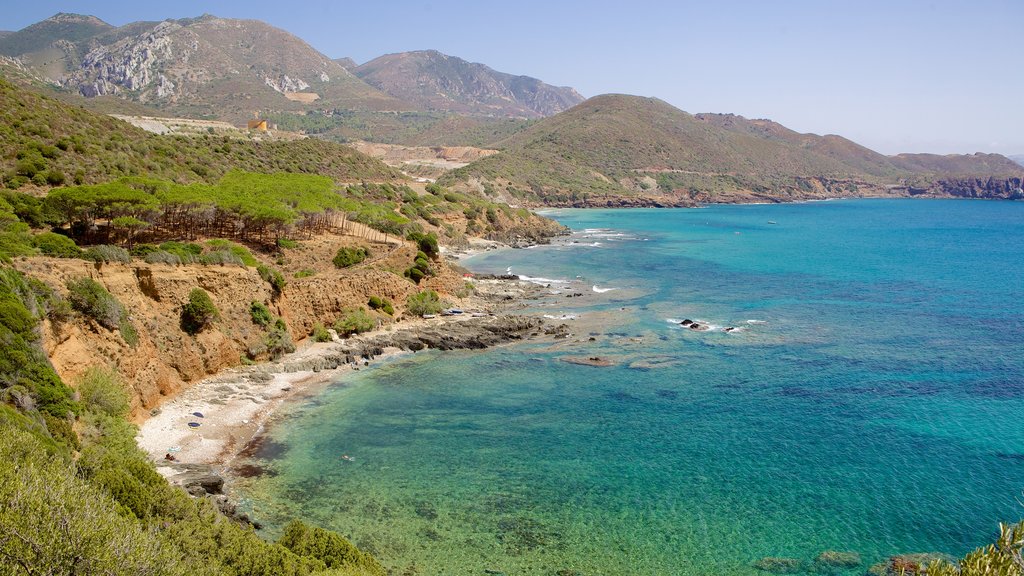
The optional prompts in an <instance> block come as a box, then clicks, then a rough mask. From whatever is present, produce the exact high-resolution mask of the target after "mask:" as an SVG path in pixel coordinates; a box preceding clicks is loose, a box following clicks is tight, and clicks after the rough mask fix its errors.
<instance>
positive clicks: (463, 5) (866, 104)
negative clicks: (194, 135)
mask: <svg viewBox="0 0 1024 576" xmlns="http://www.w3.org/2000/svg"><path fill="white" fill-rule="evenodd" d="M3 3H5V4H9V5H8V6H6V7H5V8H4V9H3V10H2V14H0V30H18V29H21V28H23V27H25V26H28V25H29V24H32V23H34V22H37V21H39V20H42V19H45V18H47V17H49V16H51V15H53V14H55V13H57V12H76V13H82V14H92V15H95V16H98V17H99V18H101V19H103V20H105V21H107V22H109V23H111V24H114V25H121V24H125V23H128V22H132V21H136V20H163V19H166V18H184V17H191V16H198V15H200V14H203V13H212V14H215V15H217V16H222V17H231V18H253V19H258V20H263V21H265V22H268V23H270V24H272V25H274V26H277V27H280V28H283V29H285V30H287V31H289V32H291V33H293V34H295V35H297V36H299V37H300V38H302V39H304V40H306V41H307V42H309V43H310V44H311V45H312V46H313V47H314V48H316V49H317V50H319V51H321V52H323V53H324V54H326V55H328V56H330V57H332V58H338V57H342V56H349V57H351V58H353V59H354V60H355V61H356V62H358V63H363V62H366V61H368V60H371V59H373V58H375V57H377V56H380V55H382V54H388V53H393V52H404V51H408V50H423V49H436V50H440V51H441V52H444V53H446V54H450V55H453V56H458V57H460V58H464V59H466V60H470V61H473V62H482V63H484V64H486V65H488V66H490V67H491V68H494V69H496V70H500V71H502V72H509V73H513V74H525V75H528V76H534V77H536V78H540V79H541V80H543V81H545V82H548V83H550V84H556V85H559V86H572V87H573V88H576V89H577V90H578V91H579V92H580V93H581V94H583V95H584V96H588V97H589V96H595V95H598V94H604V93H609V92H618V93H626V94H637V95H641V96H654V97H657V98H661V99H662V100H665V101H666V102H669V103H670V104H672V105H674V106H676V107H678V108H681V109H683V110H686V111H687V112H692V113H697V112H723V113H729V112H731V113H735V114H740V115H742V116H746V117H748V118H770V119H772V120H775V121H776V122H780V123H782V124H784V125H786V126H787V127H789V128H792V129H794V130H797V131H799V132H813V133H816V134H840V135H842V136H845V137H847V138H850V139H852V140H854V141H856V142H858V143H860V144H863V145H865V146H868V147H869V148H872V149H875V150H877V151H879V152H882V153H886V154H895V153H898V152H933V153H940V154H950V153H973V152H999V153H1003V154H1024V34H1022V32H1021V30H1022V28H1021V23H1022V22H1024V0H961V1H945V0H931V1H927V0H887V1H878V0H855V1H847V0H816V1H810V0H806V1H805V0H756V1H754V0H750V1H741V0H717V1H706V2H690V1H685V0H679V1H676V2H671V1H661V0H634V1H632V2H630V1H628V0H626V1H616V2H611V1H605V0H589V1H571V2H569V1H565V2H560V1H558V0H546V1H537V0H520V1H516V2H501V3H498V2H488V1H486V0H475V1H462V0H408V1H406V0H377V1H370V0H360V1H358V2H352V1H338V2H329V1H326V0H309V1H303V0H291V1H286V2H280V1H279V2H266V1H262V0H246V1H241V0H221V1H218V2H198V1H194V0H176V1H175V2H160V3H150V2H139V1H137V0H135V1H131V2H128V1H120V0H106V1H104V0H94V1H91V2H83V1H78V0H65V1H52V0H34V1H32V2H16V0H3Z"/></svg>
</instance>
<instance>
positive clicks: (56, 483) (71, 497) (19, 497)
mask: <svg viewBox="0 0 1024 576" xmlns="http://www.w3.org/2000/svg"><path fill="white" fill-rule="evenodd" d="M60 302H61V300H60V298H59V297H58V296H56V295H55V294H54V293H53V292H51V291H49V290H48V289H47V288H46V286H45V285H42V284H41V283H39V282H37V281H32V280H27V279H26V278H25V277H23V276H22V275H21V274H19V273H18V272H16V271H15V270H13V269H11V268H9V267H7V266H0V309H2V314H0V341H2V342H3V344H4V354H2V355H0V359H2V362H3V370H2V372H0V373H2V376H0V399H2V402H0V502H3V504H4V505H3V506H2V507H0V558H2V561H0V574H38V573H46V574H118V575H121V574H123V575H130V574H154V575H157V574H159V575H163V574H167V575H175V574H182V575H184V574H190V575H191V574H203V575H235V574H251V575H267V576H271V575H277V574H290V575H296V576H298V575H309V574H317V573H325V574H326V573H329V574H345V575H378V576H383V575H384V574H385V570H384V568H383V567H382V566H381V565H380V563H379V562H377V560H376V559H374V558H373V557H372V556H369V555H367V554H365V553H363V552H361V551H359V550H358V549H356V548H355V546H353V545H352V544H351V543H349V542H348V541H347V540H345V539H344V538H343V537H342V536H340V535H338V534H334V533H331V532H328V531H326V530H321V529H318V528H310V527H308V526H305V525H303V524H301V523H293V524H292V525H291V526H289V527H288V529H287V530H286V531H285V534H284V536H283V537H282V539H281V540H279V541H278V542H277V543H272V542H267V541H264V540H263V539H261V538H260V537H259V536H257V535H256V533H255V532H254V531H253V529H252V527H251V526H247V525H244V524H240V523H236V522H234V521H232V520H229V519H228V518H227V517H224V516H222V515H221V514H220V513H219V512H218V510H217V508H216V507H215V506H214V504H213V503H212V501H211V500H208V499H202V498H200V499H194V498H192V497H190V496H189V495H188V494H186V493H185V491H184V490H182V489H180V488H175V487H172V486H170V485H169V484H168V483H167V482H166V481H165V480H164V479H163V478H162V477H161V476H160V475H159V474H158V473H157V472H156V470H155V469H154V468H153V465H152V464H151V463H150V462H149V460H148V458H147V457H146V455H145V454H144V453H143V452H142V451H141V450H139V449H138V447H136V445H135V438H134V437H135V429H134V427H133V426H132V425H131V424H130V423H129V422H128V420H127V419H126V418H127V415H128V407H129V405H130V404H129V399H128V394H127V392H126V391H125V389H124V385H123V384H122V383H121V381H120V379H119V377H118V376H117V374H115V373H113V372H111V371H109V370H108V369H104V368H94V369H92V370H90V371H88V372H87V373H85V374H84V375H83V376H82V377H81V378H80V379H79V381H78V383H77V394H73V393H72V390H71V389H70V388H69V387H68V386H67V385H66V384H65V383H64V382H63V381H62V380H61V379H60V377H59V376H58V375H57V374H56V373H55V372H54V370H53V368H52V367H51V366H50V364H49V362H48V361H47V359H46V356H45V354H44V353H43V351H42V349H41V347H40V340H41V338H40V337H41V334H40V327H39V324H40V320H41V319H43V318H47V317H49V318H51V319H52V318H56V317H58V314H62V312H60V311H59V307H60V304H59V303H60ZM328 569H330V571H329V572H328Z"/></svg>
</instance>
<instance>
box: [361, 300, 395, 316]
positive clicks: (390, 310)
mask: <svg viewBox="0 0 1024 576" xmlns="http://www.w3.org/2000/svg"><path fill="white" fill-rule="evenodd" d="M367 304H368V305H369V306H370V308H371V309H372V310H380V311H381V312H384V313H385V314H387V315H388V316H393V315H394V314H395V308H394V306H392V305H391V302H389V301H388V300H387V298H381V297H379V296H370V301H369V302H367Z"/></svg>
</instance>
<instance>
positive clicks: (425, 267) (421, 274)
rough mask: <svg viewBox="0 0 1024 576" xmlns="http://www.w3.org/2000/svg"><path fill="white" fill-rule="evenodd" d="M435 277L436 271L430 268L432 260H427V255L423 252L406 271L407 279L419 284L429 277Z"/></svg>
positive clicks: (417, 255) (418, 254)
mask: <svg viewBox="0 0 1024 576" xmlns="http://www.w3.org/2000/svg"><path fill="white" fill-rule="evenodd" d="M433 275H434V271H433V270H432V269H431V268H430V260H428V259H427V255H426V254H424V253H423V251H419V252H417V253H416V259H415V260H414V261H413V265H412V266H411V267H410V268H409V269H407V270H406V271H405V276H406V278H409V279H410V280H412V281H413V282H415V283H417V284H419V283H420V280H422V279H424V278H426V277H427V276H433Z"/></svg>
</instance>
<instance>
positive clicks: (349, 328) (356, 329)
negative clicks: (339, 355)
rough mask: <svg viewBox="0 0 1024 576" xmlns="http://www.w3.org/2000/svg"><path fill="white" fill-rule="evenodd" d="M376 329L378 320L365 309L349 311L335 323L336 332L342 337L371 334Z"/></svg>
mask: <svg viewBox="0 0 1024 576" xmlns="http://www.w3.org/2000/svg"><path fill="white" fill-rule="evenodd" d="M376 327H377V319H376V318H374V317H373V316H372V315H371V314H370V313H369V312H367V311H366V309H364V308H355V309H353V310H349V311H348V312H346V313H345V315H344V316H342V317H341V318H338V319H337V320H335V322H334V330H335V331H336V332H337V333H338V334H340V335H342V336H349V335H352V334H359V333H362V332H369V331H370V330H373V329H374V328H376Z"/></svg>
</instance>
